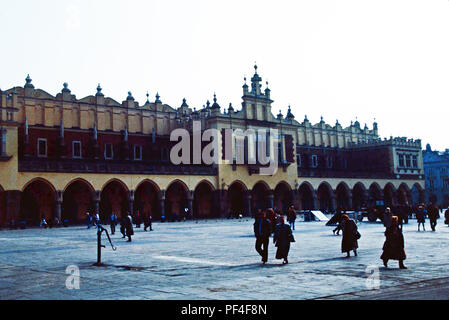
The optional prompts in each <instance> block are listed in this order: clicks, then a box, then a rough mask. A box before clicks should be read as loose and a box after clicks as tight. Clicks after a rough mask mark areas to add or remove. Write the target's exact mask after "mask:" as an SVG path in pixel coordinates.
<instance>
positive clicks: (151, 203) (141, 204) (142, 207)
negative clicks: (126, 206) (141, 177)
mask: <svg viewBox="0 0 449 320" xmlns="http://www.w3.org/2000/svg"><path fill="white" fill-rule="evenodd" d="M158 192H159V188H158V186H157V185H156V184H155V183H154V182H152V181H149V180H146V181H144V182H142V183H141V184H139V186H138V187H137V189H136V191H135V192H134V206H133V209H134V211H136V212H137V210H138V211H139V215H140V218H141V220H143V221H146V219H147V218H148V217H149V216H151V218H152V220H160V219H161V213H160V208H159V205H158V204H159V202H158Z"/></svg>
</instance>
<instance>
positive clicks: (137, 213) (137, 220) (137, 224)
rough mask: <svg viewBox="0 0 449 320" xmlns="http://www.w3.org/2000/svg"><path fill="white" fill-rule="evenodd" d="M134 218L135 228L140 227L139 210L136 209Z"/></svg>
mask: <svg viewBox="0 0 449 320" xmlns="http://www.w3.org/2000/svg"><path fill="white" fill-rule="evenodd" d="M134 219H135V220H136V228H140V224H141V221H140V220H141V217H140V212H139V210H137V211H136V215H135V217H134Z"/></svg>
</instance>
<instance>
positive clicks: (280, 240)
mask: <svg viewBox="0 0 449 320" xmlns="http://www.w3.org/2000/svg"><path fill="white" fill-rule="evenodd" d="M290 242H295V238H294V237H293V233H292V229H291V228H290V226H289V225H287V224H285V223H284V217H283V216H280V217H279V223H278V224H277V225H276V228H275V231H274V236H273V243H274V245H275V246H276V247H277V250H276V259H284V261H282V264H287V263H288V252H289V251H290Z"/></svg>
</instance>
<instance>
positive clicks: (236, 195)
mask: <svg viewBox="0 0 449 320" xmlns="http://www.w3.org/2000/svg"><path fill="white" fill-rule="evenodd" d="M246 190H247V189H246V187H245V185H244V184H243V183H241V182H240V181H235V182H233V183H232V184H231V185H230V186H229V188H228V206H227V207H228V217H230V218H235V217H238V215H239V214H241V215H243V214H245V213H247V212H246V210H245V206H244V194H245V192H246ZM253 214H254V212H253Z"/></svg>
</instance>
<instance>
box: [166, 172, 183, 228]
mask: <svg viewBox="0 0 449 320" xmlns="http://www.w3.org/2000/svg"><path fill="white" fill-rule="evenodd" d="M188 191H189V190H188V188H187V186H186V185H185V184H184V183H183V182H181V181H179V180H176V181H175V182H173V183H172V184H170V186H169V187H168V188H167V191H166V193H165V213H166V217H167V218H168V220H170V221H175V220H180V219H183V218H184V217H185V209H186V208H187V207H188V203H187V192H188Z"/></svg>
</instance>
